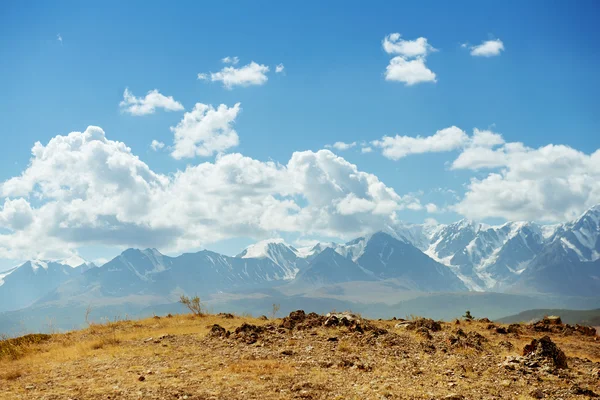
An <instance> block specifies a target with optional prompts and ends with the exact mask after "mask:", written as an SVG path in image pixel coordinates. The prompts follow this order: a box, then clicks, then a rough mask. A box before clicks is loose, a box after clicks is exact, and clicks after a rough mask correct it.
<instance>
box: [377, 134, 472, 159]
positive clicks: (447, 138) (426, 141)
mask: <svg viewBox="0 0 600 400" xmlns="http://www.w3.org/2000/svg"><path fill="white" fill-rule="evenodd" d="M468 141H469V137H468V136H467V134H466V133H465V132H464V131H463V130H462V129H460V128H457V127H456V126H451V127H449V128H445V129H442V130H439V131H437V132H436V133H435V134H434V135H432V136H426V137H422V136H417V137H412V136H399V135H396V136H395V137H390V136H384V137H383V138H382V139H381V140H375V141H373V142H372V143H373V145H374V146H376V147H380V148H381V149H382V152H383V155H384V156H385V157H387V158H390V159H392V160H399V159H401V158H403V157H406V156H408V155H410V154H421V153H435V152H444V151H451V150H456V149H459V148H461V147H463V146H465V144H466V143H468Z"/></svg>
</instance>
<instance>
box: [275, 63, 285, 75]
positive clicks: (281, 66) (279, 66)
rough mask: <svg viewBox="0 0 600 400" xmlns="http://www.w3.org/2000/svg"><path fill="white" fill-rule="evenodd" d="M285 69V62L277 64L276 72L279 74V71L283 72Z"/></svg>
mask: <svg viewBox="0 0 600 400" xmlns="http://www.w3.org/2000/svg"><path fill="white" fill-rule="evenodd" d="M284 69H285V67H284V66H283V64H277V65H276V66H275V73H276V74H279V73H281V72H283V70H284Z"/></svg>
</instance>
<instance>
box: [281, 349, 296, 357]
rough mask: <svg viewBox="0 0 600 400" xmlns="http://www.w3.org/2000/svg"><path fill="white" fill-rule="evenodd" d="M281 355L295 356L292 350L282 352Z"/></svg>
mask: <svg viewBox="0 0 600 400" xmlns="http://www.w3.org/2000/svg"><path fill="white" fill-rule="evenodd" d="M281 354H282V355H284V356H293V355H294V352H293V351H292V350H289V349H287V350H283V351H282V352H281Z"/></svg>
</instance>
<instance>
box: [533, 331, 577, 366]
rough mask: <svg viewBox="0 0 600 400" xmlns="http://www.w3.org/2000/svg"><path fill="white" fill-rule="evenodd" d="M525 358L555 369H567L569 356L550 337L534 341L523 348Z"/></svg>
mask: <svg viewBox="0 0 600 400" xmlns="http://www.w3.org/2000/svg"><path fill="white" fill-rule="evenodd" d="M523 356H524V357H527V358H529V359H530V360H535V361H539V362H540V363H542V364H550V365H551V366H553V367H555V368H567V367H568V365H567V356H566V355H565V353H564V352H563V351H562V350H561V349H559V348H558V346H557V345H556V344H555V343H554V342H553V341H552V340H551V339H550V337H548V336H544V337H542V338H541V339H533V340H532V341H531V343H529V344H528V345H526V346H525V348H523Z"/></svg>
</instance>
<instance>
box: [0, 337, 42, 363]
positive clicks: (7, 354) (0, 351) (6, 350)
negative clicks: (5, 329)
mask: <svg viewBox="0 0 600 400" xmlns="http://www.w3.org/2000/svg"><path fill="white" fill-rule="evenodd" d="M51 338H52V335H47V334H44V333H34V334H29V335H25V336H20V337H16V338H11V339H4V340H0V360H2V359H9V360H16V359H19V358H21V357H23V356H24V355H25V354H27V353H29V352H31V351H33V350H35V349H36V348H37V347H38V345H39V344H41V343H43V342H46V341H48V340H50V339H51Z"/></svg>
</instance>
